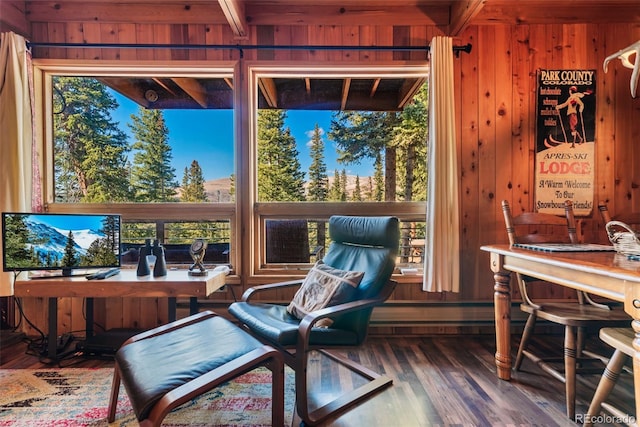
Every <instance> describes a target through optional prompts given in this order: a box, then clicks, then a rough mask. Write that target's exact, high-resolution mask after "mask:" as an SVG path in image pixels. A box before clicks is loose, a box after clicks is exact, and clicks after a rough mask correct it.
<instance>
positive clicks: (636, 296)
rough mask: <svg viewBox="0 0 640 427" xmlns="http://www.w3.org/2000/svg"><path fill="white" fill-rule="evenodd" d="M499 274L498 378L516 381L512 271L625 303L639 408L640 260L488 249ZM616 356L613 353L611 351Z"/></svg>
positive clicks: (496, 302) (601, 254)
mask: <svg viewBox="0 0 640 427" xmlns="http://www.w3.org/2000/svg"><path fill="white" fill-rule="evenodd" d="M480 249H481V250H483V251H487V252H489V253H490V256H491V262H490V267H491V271H493V273H494V279H495V285H494V291H495V292H494V310H495V320H496V356H495V358H496V367H497V370H498V377H499V378H501V379H503V380H509V379H511V339H510V338H511V336H510V323H511V318H510V313H511V287H510V279H511V272H516V273H521V274H524V275H527V276H532V277H536V278H538V279H542V280H546V281H548V282H552V283H555V284H558V285H561V286H566V287H569V288H573V289H578V290H581V291H585V292H588V293H590V294H594V295H600V296H602V297H606V298H609V299H611V300H614V301H619V302H623V303H624V310H625V311H626V312H627V313H628V314H629V315H630V316H631V317H633V321H632V322H631V326H632V327H633V330H634V331H635V333H636V338H635V340H634V341H633V347H634V349H635V354H634V357H633V376H634V387H635V401H636V408H640V261H629V260H628V259H627V257H626V256H624V255H619V254H617V253H615V252H553V253H549V252H539V251H532V250H525V249H515V248H513V249H512V248H510V247H509V245H489V246H482V247H481V248H480ZM611 352H612V353H613V349H612V350H611Z"/></svg>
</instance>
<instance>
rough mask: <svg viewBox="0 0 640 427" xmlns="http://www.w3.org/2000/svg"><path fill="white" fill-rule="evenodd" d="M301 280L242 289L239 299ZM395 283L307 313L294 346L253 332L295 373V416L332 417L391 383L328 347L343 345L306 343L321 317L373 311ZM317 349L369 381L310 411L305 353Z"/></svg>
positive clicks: (308, 419)
mask: <svg viewBox="0 0 640 427" xmlns="http://www.w3.org/2000/svg"><path fill="white" fill-rule="evenodd" d="M302 282H303V281H302V280H292V281H287V282H280V283H273V284H269V285H261V286H254V287H252V288H249V289H247V290H246V291H245V293H244V294H243V295H242V301H244V302H249V300H250V299H251V298H253V297H255V296H256V295H258V294H259V293H262V292H266V291H273V290H275V289H282V288H288V287H293V286H299V285H301V284H302ZM396 285H397V282H395V281H394V280H389V281H388V282H387V284H386V285H385V286H384V287H383V288H382V289H381V291H380V293H379V294H378V295H377V296H376V297H374V298H369V299H362V300H357V301H352V302H348V303H344V304H339V305H335V306H331V307H327V308H324V309H321V310H317V311H314V312H311V313H309V314H307V315H306V316H305V317H304V318H303V319H302V320H301V321H300V324H299V326H298V339H297V341H296V345H295V347H283V346H278V345H277V344H276V343H274V342H271V341H266V340H264V339H262V338H261V337H260V336H259V335H257V334H253V335H254V336H255V337H256V338H258V339H259V340H261V341H263V342H264V343H266V344H269V345H270V346H273V347H274V348H276V349H278V350H280V351H281V352H282V355H283V357H284V362H285V364H287V365H288V366H290V367H291V368H292V369H293V370H294V372H295V382H296V410H297V413H298V416H300V418H302V420H303V421H304V422H305V423H307V424H309V425H315V424H318V423H320V422H322V421H324V420H326V419H327V418H329V417H331V416H335V415H337V414H339V413H341V412H343V411H345V410H347V409H349V408H351V407H353V406H355V405H357V404H358V403H360V402H362V401H363V400H365V399H367V398H368V397H369V396H371V395H373V394H375V393H377V392H379V391H382V390H383V389H384V388H386V387H388V386H390V385H391V384H392V383H393V380H392V379H391V378H388V377H386V376H383V375H380V374H378V373H377V372H374V371H372V370H371V369H368V368H366V367H364V366H362V365H360V364H359V363H357V362H355V361H353V360H350V359H347V358H345V357H342V356H340V355H338V354H336V353H334V352H332V351H331V350H330V348H345V347H344V346H328V345H321V346H314V345H311V344H310V343H309V339H310V336H311V330H312V328H313V326H314V325H315V324H316V322H318V321H319V320H320V319H324V318H327V317H335V316H337V315H340V314H345V313H348V312H353V311H357V310H372V309H373V308H374V307H376V306H379V305H381V304H382V303H384V302H385V301H386V300H387V299H388V298H389V297H390V296H391V294H392V293H393V291H394V289H395V287H396ZM247 330H248V331H249V332H251V330H250V329H249V328H247ZM314 350H315V351H318V352H319V353H321V354H323V355H325V356H327V357H328V358H330V359H331V360H333V361H335V362H337V363H339V364H340V365H343V366H345V367H347V368H348V369H350V370H351V371H353V372H356V373H357V374H359V375H361V376H363V377H364V378H366V379H367V380H368V382H367V383H366V384H364V385H362V386H360V387H358V388H355V389H353V390H351V391H348V392H346V393H344V394H342V395H341V396H339V397H337V398H336V399H334V400H332V401H331V402H329V403H326V404H324V405H323V406H321V407H318V408H316V409H314V410H310V407H309V398H308V389H307V387H308V386H307V364H308V355H309V353H310V352H311V351H314Z"/></svg>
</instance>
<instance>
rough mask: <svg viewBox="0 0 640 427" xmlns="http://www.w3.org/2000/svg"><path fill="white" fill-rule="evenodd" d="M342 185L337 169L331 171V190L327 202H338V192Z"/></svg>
mask: <svg viewBox="0 0 640 427" xmlns="http://www.w3.org/2000/svg"><path fill="white" fill-rule="evenodd" d="M341 188H342V185H341V184H340V172H338V169H334V170H333V182H332V183H331V189H330V190H329V200H330V201H332V202H339V201H340V191H341Z"/></svg>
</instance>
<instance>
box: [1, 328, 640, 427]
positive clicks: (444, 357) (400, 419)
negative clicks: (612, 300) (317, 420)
mask: <svg viewBox="0 0 640 427" xmlns="http://www.w3.org/2000/svg"><path fill="white" fill-rule="evenodd" d="M534 343H535V345H536V346H537V347H543V348H544V349H545V352H548V353H550V352H551V351H552V349H559V348H561V343H562V338H561V337H560V336H549V335H546V336H543V337H542V338H541V337H535V338H534ZM589 346H590V348H592V349H595V350H601V351H604V353H603V354H610V353H611V349H609V348H608V347H607V346H606V345H604V344H601V343H600V342H599V341H598V340H597V338H595V339H593V340H592V341H591V342H590V343H589ZM26 349H27V346H26V344H25V343H24V342H21V343H18V344H12V345H9V346H3V347H2V348H1V349H0V350H1V354H0V356H1V357H0V359H1V360H0V368H2V369H17V368H30V369H35V368H44V367H50V366H51V365H47V364H43V363H42V362H41V361H39V359H38V357H36V356H31V355H27V354H25V351H26ZM494 352H495V344H494V337H493V336H492V335H470V336H432V337H415V338H414V337H370V338H369V339H368V340H367V343H366V344H365V345H364V346H363V347H361V348H357V349H352V350H349V351H345V352H343V354H345V355H347V356H348V357H350V358H353V359H356V360H359V361H360V362H361V363H362V364H364V365H365V366H368V367H370V368H372V369H374V370H375V371H377V372H381V373H382V372H384V373H386V375H388V376H390V377H392V378H393V386H391V387H390V388H388V389H386V390H384V391H383V392H381V393H379V394H377V395H376V396H374V397H373V398H372V399H370V400H368V401H366V402H364V403H363V404H361V405H359V406H357V407H356V408H354V409H352V410H350V411H348V412H347V413H345V414H343V415H342V416H340V417H338V418H337V419H335V420H332V421H331V422H328V423H326V424H325V425H327V426H344V427H346V426H355V425H358V426H385V427H386V426H402V427H412V426H437V425H442V426H445V425H447V426H448V425H465V426H507V425H539V426H575V425H579V424H581V422H580V423H579V424H576V423H574V422H572V421H570V420H569V419H567V418H566V415H565V403H564V384H562V383H560V382H559V381H557V380H555V379H552V378H551V377H550V376H548V375H547V374H545V373H543V372H542V371H541V370H540V369H539V368H538V367H537V366H535V365H534V364H533V363H531V362H530V361H528V360H525V362H524V363H523V370H522V371H520V372H514V373H513V378H512V380H511V381H502V380H499V379H498V378H497V376H496V374H495V365H494V359H493V357H494ZM62 365H63V366H74V367H109V366H113V362H112V361H111V360H100V359H90V358H84V357H82V356H81V357H75V358H72V359H68V360H64V361H63V363H62ZM600 368H601V366H598V371H601V369H600ZM309 371H310V372H311V375H313V378H314V379H313V380H312V381H311V382H310V383H311V384H310V388H311V390H312V394H313V396H314V399H315V401H316V402H322V401H325V400H326V399H329V398H330V397H331V396H333V395H335V394H336V393H337V392H339V391H340V390H343V389H347V388H349V387H352V386H353V384H356V383H357V382H358V378H354V376H353V375H352V374H351V373H349V372H345V371H342V370H340V369H336V366H335V364H333V363H331V362H329V361H328V360H326V358H324V357H321V356H320V355H318V356H317V357H315V358H314V359H313V361H312V363H310V367H309ZM599 378H600V375H599V374H596V375H586V376H581V377H580V380H579V382H578V385H577V405H576V414H578V416H579V417H580V416H582V415H583V414H584V413H585V412H586V410H587V407H588V405H589V401H590V400H591V397H592V396H593V392H594V389H595V386H596V384H597V381H598V380H599ZM612 398H613V399H614V400H615V401H616V403H617V404H618V405H620V406H622V407H623V409H625V410H627V411H632V409H631V408H632V407H633V378H632V376H631V375H630V374H623V375H622V376H621V378H620V380H619V383H618V385H617V386H616V387H615V389H614V392H613V395H612ZM596 425H615V424H613V423H611V422H609V423H599V424H596Z"/></svg>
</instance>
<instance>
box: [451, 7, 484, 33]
mask: <svg viewBox="0 0 640 427" xmlns="http://www.w3.org/2000/svg"><path fill="white" fill-rule="evenodd" d="M485 2H486V0H462V1H454V2H453V3H452V4H451V18H450V19H449V35H450V36H457V35H460V33H462V31H463V30H464V29H465V28H466V27H467V26H468V25H469V23H470V22H471V21H472V20H473V18H474V17H475V16H476V15H477V14H478V13H479V12H480V11H481V10H482V8H483V7H484V4H485Z"/></svg>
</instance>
